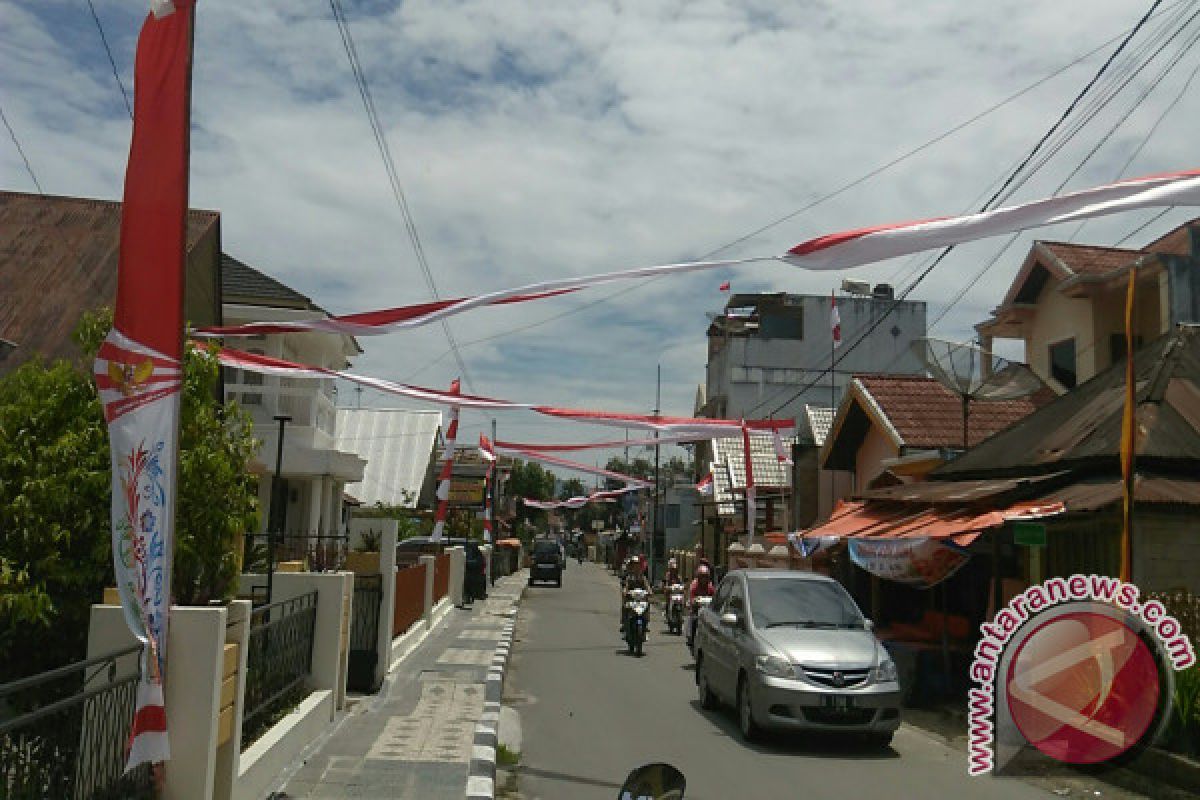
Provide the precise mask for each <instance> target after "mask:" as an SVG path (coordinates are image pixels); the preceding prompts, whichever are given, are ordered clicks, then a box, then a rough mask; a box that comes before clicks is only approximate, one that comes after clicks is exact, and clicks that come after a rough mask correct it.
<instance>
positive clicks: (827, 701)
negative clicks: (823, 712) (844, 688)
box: [821, 694, 854, 711]
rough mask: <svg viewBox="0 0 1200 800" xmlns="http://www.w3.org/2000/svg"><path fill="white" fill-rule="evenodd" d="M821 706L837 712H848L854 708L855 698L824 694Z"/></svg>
mask: <svg viewBox="0 0 1200 800" xmlns="http://www.w3.org/2000/svg"><path fill="white" fill-rule="evenodd" d="M821 705H822V706H823V707H825V708H832V709H834V710H836V711H846V710H849V709H851V708H854V698H853V697H850V696H848V695H844V694H823V695H821Z"/></svg>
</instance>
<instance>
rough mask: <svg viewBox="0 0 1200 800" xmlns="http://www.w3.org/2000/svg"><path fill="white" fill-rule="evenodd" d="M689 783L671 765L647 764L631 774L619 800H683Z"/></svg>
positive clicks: (618, 797) (619, 794)
mask: <svg viewBox="0 0 1200 800" xmlns="http://www.w3.org/2000/svg"><path fill="white" fill-rule="evenodd" d="M686 789H687V781H686V780H685V779H684V777H683V773H682V772H680V771H679V770H677V769H676V768H675V767H673V766H671V765H670V764H661V763H660V764H646V765H645V766H644V767H638V768H637V769H635V770H634V771H633V772H631V773H629V777H628V778H626V779H625V783H624V785H622V786H621V790H620V791H619V792H618V793H617V800H683V793H684V791H685V790H686Z"/></svg>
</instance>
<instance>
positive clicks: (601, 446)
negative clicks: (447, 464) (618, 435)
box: [496, 434, 709, 453]
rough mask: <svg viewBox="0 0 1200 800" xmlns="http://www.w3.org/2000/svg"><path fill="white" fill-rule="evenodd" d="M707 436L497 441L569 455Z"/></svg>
mask: <svg viewBox="0 0 1200 800" xmlns="http://www.w3.org/2000/svg"><path fill="white" fill-rule="evenodd" d="M708 438H709V437H707V436H689V435H687V434H683V435H680V436H660V437H658V438H657V439H653V438H646V439H617V440H615V441H607V442H580V443H577V444H545V443H542V442H505V441H497V442H496V445H497V446H498V447H514V448H517V449H518V450H540V451H542V452H544V453H571V452H575V451H579V450H617V449H620V448H623V447H653V446H654V445H656V444H658V445H663V444H682V443H684V442H698V441H704V440H705V439H708Z"/></svg>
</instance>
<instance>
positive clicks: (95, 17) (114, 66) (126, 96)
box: [87, 0, 133, 119]
mask: <svg viewBox="0 0 1200 800" xmlns="http://www.w3.org/2000/svg"><path fill="white" fill-rule="evenodd" d="M87 4H88V8H89V9H90V10H91V12H92V19H93V20H94V21H95V22H96V30H97V31H99V32H100V41H101V42H103V43H104V52H105V53H107V54H108V63H109V65H110V66H111V67H112V74H113V78H115V79H116V81H117V87H118V88H119V89H120V90H121V98H122V99H124V101H125V110H126V111H128V112H129V118H130V119H133V106H131V105H130V104H129V92H127V91H125V84H124V83H122V82H121V73H120V72H119V71H118V70H117V61H116V59H114V58H113V54H112V50H111V49H110V48H109V46H108V37H107V36H105V35H104V26H103V25H101V24H100V15H99V14H97V13H96V6H94V5H93V4H92V0H87Z"/></svg>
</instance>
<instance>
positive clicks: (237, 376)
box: [225, 368, 337, 447]
mask: <svg viewBox="0 0 1200 800" xmlns="http://www.w3.org/2000/svg"><path fill="white" fill-rule="evenodd" d="M225 402H226V403H232V402H236V403H238V404H240V405H241V406H242V407H244V408H245V409H247V410H248V411H249V412H250V414H251V416H253V417H254V423H255V426H256V427H259V428H261V427H263V426H264V425H270V424H272V417H274V416H276V415H279V414H287V415H288V416H290V417H291V418H292V422H291V426H292V428H293V429H294V428H296V427H300V428H309V429H311V430H312V431H313V444H314V445H316V446H324V447H332V446H333V441H334V438H335V434H336V431H335V429H334V426H335V421H336V419H337V413H336V406H335V405H334V401H333V381H332V380H322V381H313V380H300V379H294V378H275V377H264V376H263V375H260V374H257V373H253V372H242V371H240V370H236V369H229V368H226V369H225Z"/></svg>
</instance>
